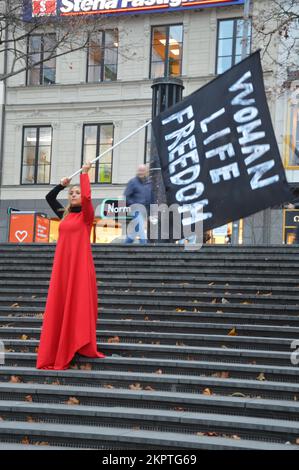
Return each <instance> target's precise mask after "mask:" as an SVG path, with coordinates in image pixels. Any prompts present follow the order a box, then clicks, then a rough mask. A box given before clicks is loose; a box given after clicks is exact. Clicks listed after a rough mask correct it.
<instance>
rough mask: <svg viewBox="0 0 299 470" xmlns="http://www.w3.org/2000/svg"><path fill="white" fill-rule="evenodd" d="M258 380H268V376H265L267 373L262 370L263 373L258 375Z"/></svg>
mask: <svg viewBox="0 0 299 470" xmlns="http://www.w3.org/2000/svg"><path fill="white" fill-rule="evenodd" d="M256 380H260V381H262V380H266V377H265V375H264V374H263V372H261V373H260V374H259V375H258V376H257V378H256Z"/></svg>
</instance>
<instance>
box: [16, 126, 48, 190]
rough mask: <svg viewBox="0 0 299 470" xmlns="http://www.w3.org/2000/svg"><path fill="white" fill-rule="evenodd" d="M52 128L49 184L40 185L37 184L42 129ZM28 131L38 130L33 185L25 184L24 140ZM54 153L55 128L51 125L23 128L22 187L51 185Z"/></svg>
mask: <svg viewBox="0 0 299 470" xmlns="http://www.w3.org/2000/svg"><path fill="white" fill-rule="evenodd" d="M45 128H50V129H51V152H50V165H49V166H50V171H49V182H48V183H39V182H37V174H38V166H39V165H38V151H39V147H40V139H39V138H40V129H45ZM26 129H36V131H37V133H36V146H35V152H34V153H35V154H34V182H33V183H23V182H22V180H23V167H24V150H25V145H24V139H25V130H26ZM52 153H53V127H52V126H51V125H47V124H42V125H31V126H29V125H28V126H27V125H26V126H23V129H22V155H21V172H20V185H21V186H30V185H31V186H36V185H42V186H48V185H49V184H51V170H52Z"/></svg>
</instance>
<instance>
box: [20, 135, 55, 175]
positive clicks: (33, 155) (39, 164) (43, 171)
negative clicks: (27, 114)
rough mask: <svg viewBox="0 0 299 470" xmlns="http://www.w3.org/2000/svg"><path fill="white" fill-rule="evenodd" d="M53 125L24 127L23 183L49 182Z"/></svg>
mask: <svg viewBox="0 0 299 470" xmlns="http://www.w3.org/2000/svg"><path fill="white" fill-rule="evenodd" d="M51 154H52V127H50V126H37V127H24V129H23V148H22V171H21V184H49V183H50V170H51Z"/></svg>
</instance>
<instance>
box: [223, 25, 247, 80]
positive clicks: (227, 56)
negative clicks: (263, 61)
mask: <svg viewBox="0 0 299 470" xmlns="http://www.w3.org/2000/svg"><path fill="white" fill-rule="evenodd" d="M243 27H244V20H243V19H229V20H219V22H218V38H217V63H216V73H217V74H220V73H223V72H225V71H226V70H228V69H229V68H231V67H232V66H233V65H235V64H237V63H238V62H240V60H241V57H242V37H243V36H242V35H243ZM250 47H251V24H250V27H249V29H248V41H247V51H246V53H247V55H249V53H250Z"/></svg>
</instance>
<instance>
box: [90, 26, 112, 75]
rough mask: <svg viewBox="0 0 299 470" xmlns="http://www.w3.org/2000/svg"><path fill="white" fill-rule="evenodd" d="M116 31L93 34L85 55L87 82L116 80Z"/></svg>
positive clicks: (110, 30)
mask: <svg viewBox="0 0 299 470" xmlns="http://www.w3.org/2000/svg"><path fill="white" fill-rule="evenodd" d="M117 55H118V31H117V30H116V29H109V30H106V31H99V32H98V33H97V34H96V35H95V34H93V35H92V36H91V37H90V39H89V45H88V54H87V78H86V81H87V82H104V81H113V80H116V79H117Z"/></svg>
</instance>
